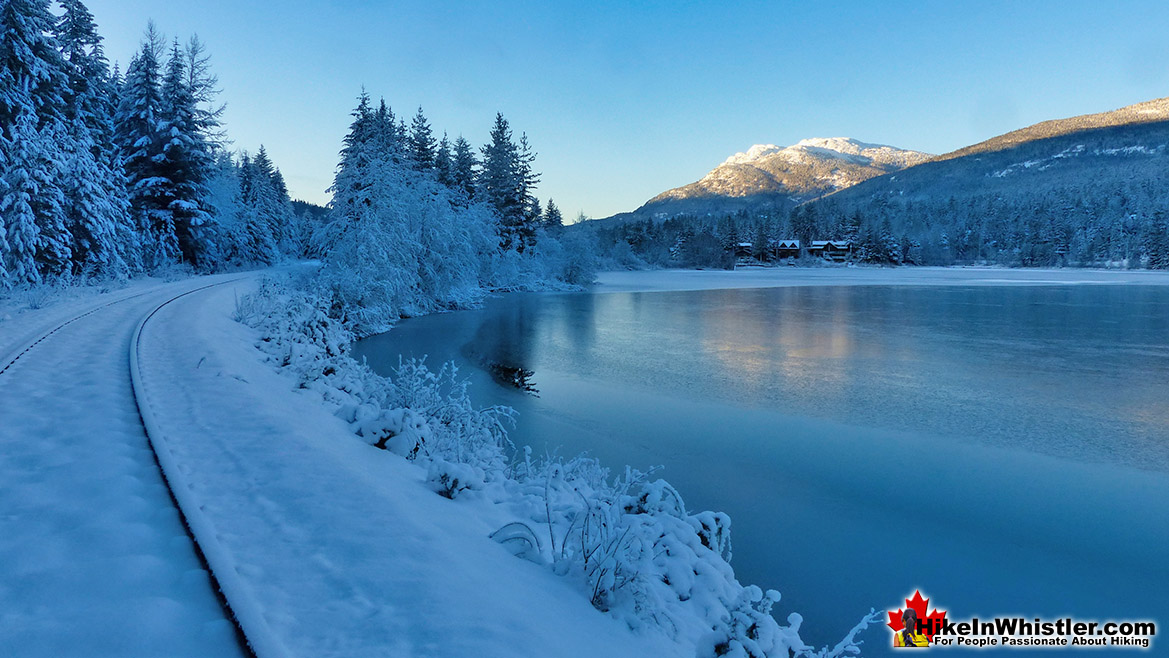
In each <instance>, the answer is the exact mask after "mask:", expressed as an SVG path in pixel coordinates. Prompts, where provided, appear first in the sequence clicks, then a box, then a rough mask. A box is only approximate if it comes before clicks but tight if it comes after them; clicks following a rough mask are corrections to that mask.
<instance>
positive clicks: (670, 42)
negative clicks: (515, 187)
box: [88, 0, 1169, 217]
mask: <svg viewBox="0 0 1169 658" xmlns="http://www.w3.org/2000/svg"><path fill="white" fill-rule="evenodd" d="M88 6H89V7H90V9H91V11H93V13H94V15H95V17H96V19H97V21H98V25H99V29H100V30H101V33H102V34H103V36H104V37H105V38H106V50H107V54H108V55H109V57H110V59H111V60H115V59H116V60H119V61H121V62H122V65H123V68H124V67H125V64H126V62H127V61H128V60H129V58H130V56H131V54H132V52H133V51H134V49H135V47H136V45H137V43H138V41H139V40H140V38H141V35H142V32H143V29H144V28H145V26H146V21H147V19H150V18H153V19H154V20H155V22H156V23H157V24H158V26H159V28H160V29H161V30H162V31H163V32H164V33H165V34H166V35H167V36H178V37H180V38H182V39H186V37H188V36H189V35H190V34H192V33H197V34H198V35H199V36H200V38H201V39H202V40H203V41H204V42H206V44H207V45H208V48H209V50H210V53H211V55H212V63H213V66H214V70H215V71H216V73H217V74H218V75H219V79H220V82H221V86H222V88H223V95H222V100H223V101H225V102H226V103H227V105H228V110H227V114H226V123H227V128H228V132H229V135H230V137H231V138H232V139H233V141H234V142H235V146H236V147H237V148H245V149H248V150H253V151H254V150H255V149H256V148H258V146H259V145H260V144H261V143H262V144H264V145H265V146H266V147H267V149H268V151H269V152H270V153H271V155H272V157H273V159H274V160H275V162H276V163H277V165H278V166H279V167H280V168H281V170H282V171H283V172H284V174H285V176H286V178H287V180H288V184H289V188H290V189H291V191H292V192H293V195H294V196H297V197H300V198H304V199H306V200H310V201H315V202H324V201H326V200H327V198H328V197H327V195H326V194H325V188H327V187H328V185H329V183H330V181H331V179H332V173H333V167H334V165H335V164H336V161H337V151H338V149H339V148H340V143H341V138H342V136H343V135H344V134H345V131H346V128H347V126H348V123H349V120H350V117H349V112H350V111H351V110H352V108H353V106H354V105H355V99H356V96H357V94H358V93H359V91H360V89H361V87H362V85H364V86H365V87H366V88H367V89H368V90H369V91H370V93H371V94H372V95H373V96H374V97H375V98H376V97H378V96H384V97H385V98H386V101H387V102H388V103H389V104H390V105H391V107H392V108H393V109H394V110H395V112H397V113H398V114H402V113H406V114H409V115H412V114H413V112H414V111H415V110H416V109H417V107H418V106H419V105H422V106H423V108H424V110H425V112H426V115H427V116H428V118H429V119H430V121H431V123H432V125H433V126H434V127H435V128H436V130H437V131H438V132H439V133H440V134H441V132H442V131H443V130H445V131H447V132H448V133H450V134H451V135H452V136H454V135H457V134H462V135H464V136H465V137H467V139H469V140H470V141H471V142H472V143H473V144H477V145H478V144H481V143H483V142H484V141H485V140H486V137H487V132H488V130H489V128H490V126H491V122H492V120H493V118H494V116H495V112H496V111H501V112H503V113H504V116H506V117H507V118H508V119H509V120H510V121H511V123H512V126H513V128H514V129H516V131H517V133H518V132H519V131H526V132H527V133H528V137H529V139H530V140H531V142H532V144H533V145H534V146H535V148H536V150H537V151H538V153H539V158H538V160H537V169H538V170H539V171H541V172H542V173H543V179H542V183H541V185H540V188H539V190H538V194H539V196H540V197H541V198H542V199H547V198H548V197H549V196H551V197H552V198H554V199H555V200H556V201H557V205H559V206H560V207H561V209H562V210H563V211H564V214H565V215H566V217H574V216H575V215H576V214H577V213H578V212H582V211H583V212H584V213H586V214H588V215H589V216H592V217H604V216H607V215H610V214H613V213H616V212H621V211H625V210H632V209H634V208H636V207H637V206H639V205H641V204H642V203H643V202H645V201H646V200H647V199H648V198H650V197H651V196H653V195H655V194H657V193H658V192H661V191H663V190H665V189H668V188H670V187H675V186H678V185H682V184H685V183H689V182H692V181H694V180H697V179H698V178H700V177H701V176H702V175H703V174H704V173H706V172H707V171H708V170H710V169H711V168H713V167H714V166H715V165H717V164H718V163H719V162H721V161H722V160H723V159H725V158H726V157H727V156H729V155H731V154H733V153H735V152H736V151H742V150H745V149H747V148H748V147H749V146H751V145H752V144H756V143H774V144H781V145H785V144H792V143H795V142H797V141H799V140H800V139H803V138H806V137H838V136H847V137H854V138H857V139H861V140H863V141H868V142H878V143H883V144H892V145H894V146H900V147H904V148H913V149H918V150H923V151H928V152H932V153H942V152H946V151H950V150H953V149H956V148H960V147H962V146H965V145H968V144H971V143H974V142H977V141H981V140H983V139H986V138H988V137H992V136H994V135H997V134H1000V133H1003V132H1006V131H1009V130H1013V129H1015V128H1019V127H1022V126H1024V125H1028V124H1031V123H1034V122H1036V121H1042V120H1044V119H1050V118H1058V117H1064V116H1071V115H1076V114H1083V113H1088V112H1098V111H1103V110H1108V109H1114V108H1116V107H1121V106H1124V105H1128V104H1131V103H1135V102H1139V101H1142V100H1148V99H1151V98H1158V97H1162V96H1169V29H1166V26H1169V3H1165V2H1142V3H1135V2H1115V3H1104V2H1098V1H1097V2H989V1H980V2H886V1H881V2H872V1H867V2H831V3H829V2H817V3H792V2H739V3H725V2H681V1H677V0H675V1H674V2H607V1H592V2H547V1H545V2H511V1H508V0H499V1H496V2H484V3H444V2H435V1H430V2H427V1H422V2H374V1H357V0H328V1H324V2H307V1H304V0H285V1H283V2H271V3H267V2H265V3H260V2H250V1H248V0H235V1H226V0H191V1H188V2H182V1H179V0H169V1H164V0H90V2H89V5H88Z"/></svg>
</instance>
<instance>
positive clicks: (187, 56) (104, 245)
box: [0, 0, 307, 287]
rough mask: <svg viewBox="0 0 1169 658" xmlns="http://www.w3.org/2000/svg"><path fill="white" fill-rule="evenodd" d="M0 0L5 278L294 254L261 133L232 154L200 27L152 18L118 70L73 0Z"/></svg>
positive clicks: (5, 282)
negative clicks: (252, 151) (185, 30)
mask: <svg viewBox="0 0 1169 658" xmlns="http://www.w3.org/2000/svg"><path fill="white" fill-rule="evenodd" d="M59 9H60V13H59V14H55V13H53V11H52V7H51V6H50V3H49V2H47V1H42V0H5V2H3V3H2V4H0V33H2V34H3V40H2V41H0V287H11V286H14V285H23V284H36V283H40V282H45V281H50V282H51V281H60V280H67V279H72V278H79V277H114V278H124V277H127V276H130V275H132V274H136V273H149V272H155V271H158V270H160V269H164V268H168V267H173V266H188V267H190V268H192V269H194V270H196V271H214V270H218V269H221V268H223V267H227V266H230V265H248V264H253V263H270V262H274V261H276V260H278V259H280V258H282V257H284V256H287V255H296V254H298V253H299V252H300V250H301V246H302V244H303V239H302V238H303V235H304V234H305V233H306V230H307V229H306V228H305V227H303V226H298V224H300V223H301V221H302V218H300V217H298V216H297V215H296V214H295V212H294V211H293V209H292V206H291V203H290V199H289V195H288V190H287V188H286V187H285V184H284V181H283V177H282V176H281V174H280V171H279V169H277V168H276V166H275V165H274V164H273V163H272V162H271V160H270V159H269V158H268V156H267V154H266V152H265V151H264V149H263V147H261V150H260V151H259V152H258V153H257V154H256V155H255V156H254V157H252V156H249V155H247V154H246V153H244V154H242V155H238V156H237V155H233V154H231V153H230V152H229V151H228V148H227V147H228V142H227V140H226V137H225V135H224V132H223V129H222V125H221V121H220V118H221V115H222V112H223V107H222V106H221V105H216V100H215V99H216V96H217V94H218V88H217V85H218V82H217V79H216V77H215V75H214V74H213V73H212V71H211V66H210V58H209V55H208V54H207V51H206V48H205V46H204V45H203V43H202V42H201V41H199V39H198V38H197V37H192V38H191V39H190V40H188V41H187V42H186V43H185V44H180V42H179V41H178V40H177V39H175V40H173V41H172V42H171V43H170V45H169V46H168V44H167V42H166V41H165V39H164V38H163V37H162V35H161V34H160V33H159V32H158V30H157V29H156V28H155V27H154V25H153V24H150V25H149V26H148V28H147V31H146V34H145V37H144V39H143V41H142V44H141V47H140V48H139V49H138V51H137V52H136V53H135V55H134V57H133V59H132V60H131V61H130V63H129V65H128V66H127V68H126V71H125V74H124V75H123V74H122V73H121V72H120V71H119V69H118V67H117V66H116V65H115V66H114V67H112V68H111V66H110V64H109V61H108V60H107V58H106V57H105V54H104V52H103V47H102V38H101V36H100V34H99V33H98V30H97V25H96V24H95V22H94V18H93V15H92V14H91V13H90V11H89V10H88V8H87V7H86V6H85V5H84V4H83V3H82V2H81V0H62V1H61V2H60V3H59Z"/></svg>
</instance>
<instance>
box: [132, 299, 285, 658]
mask: <svg viewBox="0 0 1169 658" xmlns="http://www.w3.org/2000/svg"><path fill="white" fill-rule="evenodd" d="M241 278H242V277H241ZM239 280H240V279H231V280H229V281H221V282H218V283H213V284H210V285H206V286H202V287H199V288H196V289H194V290H188V291H186V292H184V293H182V294H179V295H175V296H174V297H171V298H170V299H168V300H166V301H165V302H163V303H161V304H159V305H158V306H156V307H155V308H154V309H153V310H151V311H150V313H148V314H147V315H146V316H145V317H143V318H142V320H141V321H140V322H139V323H138V325H137V326H136V327H135V328H134V335H133V337H132V338H131V339H130V381H131V384H132V387H133V391H134V400H135V403H136V404H137V406H138V415H139V417H140V419H141V421H142V427H143V428H144V429H145V430H146V436H147V438H148V440H149V442H150V447H151V450H152V451H153V453H154V459H155V461H156V463H157V464H158V468H159V472H160V473H161V474H162V478H163V480H164V482H165V483H166V485H167V490H168V492H169V493H170V497H171V500H172V502H173V503H174V505H175V508H176V509H178V511H179V514H181V515H182V517H183V525H184V526H185V527H186V529H187V534H188V535H189V536H190V538H191V541H192V543H193V545H194V547H195V550H196V552H197V553H198V555H199V560H200V562H201V563H202V564H203V565H204V567H205V568H206V569H207V573H208V574H209V575H210V577H211V580H212V583H213V584H214V586H215V591H216V593H217V594H218V595H219V601H220V603H221V604H222V605H223V608H224V611H225V612H226V613H227V615H228V616H229V618H230V619H231V620H232V623H233V624H234V625H235V629H236V637H237V639H238V640H239V641H240V646H241V647H242V648H243V649H244V650H245V651H247V652H248V654H249V655H251V656H257V655H258V656H263V657H264V658H277V657H281V656H283V655H284V651H283V649H282V647H281V646H280V644H279V642H278V641H276V640H274V639H272V634H271V631H270V630H269V629H268V626H267V623H266V622H265V621H264V619H263V616H262V614H261V613H260V610H259V608H258V607H257V606H255V605H251V604H250V603H251V601H252V599H253V597H252V596H251V595H250V592H249V590H248V589H247V586H246V585H244V584H243V582H242V580H241V579H240V577H239V573H238V571H237V570H236V568H235V566H234V564H232V562H231V560H230V558H229V557H228V556H227V555H226V554H225V553H224V552H223V551H222V550H221V549H220V548H219V546H218V542H216V540H215V534H216V533H215V528H214V526H213V525H212V524H211V523H210V521H209V520H208V519H207V518H206V516H205V515H204V514H203V513H202V511H201V509H200V506H199V502H198V500H197V499H196V498H195V497H194V496H193V495H192V494H191V491H192V487H191V486H190V485H189V484H188V483H187V482H186V478H185V477H184V475H183V470H182V469H181V468H180V467H179V464H178V462H177V461H176V460H175V457H174V455H173V453H172V452H171V450H170V447H169V446H168V445H167V442H166V435H165V433H164V432H163V430H162V429H161V427H160V424H159V422H158V420H157V419H156V417H155V413H154V410H153V409H152V408H151V406H150V403H149V399H150V396H149V393H148V391H147V390H146V386H145V384H144V383H143V376H142V371H141V367H140V362H141V357H140V348H141V345H142V332H143V329H145V327H146V325H147V323H149V322H150V320H151V318H153V317H154V316H155V315H156V314H158V312H159V311H161V310H162V309H163V308H164V307H166V306H168V305H169V304H171V303H173V302H175V301H178V300H179V299H181V298H183V297H186V296H188V295H192V294H194V293H197V292H200V291H203V290H207V289H208V288H213V287H216V286H221V285H225V284H228V283H233V282H235V281H239Z"/></svg>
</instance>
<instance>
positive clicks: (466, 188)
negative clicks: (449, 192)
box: [451, 135, 479, 201]
mask: <svg viewBox="0 0 1169 658" xmlns="http://www.w3.org/2000/svg"><path fill="white" fill-rule="evenodd" d="M478 166H479V161H478V160H477V159H476V158H475V151H474V150H473V149H472V148H471V144H470V143H469V142H468V141H467V140H466V139H463V136H462V135H459V136H458V137H457V138H456V139H455V150H454V155H453V156H452V158H451V179H452V181H453V187H454V189H455V190H456V191H457V192H459V193H460V194H461V195H462V197H463V198H464V199H465V200H467V201H470V200H471V199H473V198H474V197H475V180H476V173H475V169H476V167H478Z"/></svg>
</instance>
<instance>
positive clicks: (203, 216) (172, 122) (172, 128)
mask: <svg viewBox="0 0 1169 658" xmlns="http://www.w3.org/2000/svg"><path fill="white" fill-rule="evenodd" d="M188 84H189V78H188V71H187V56H186V54H185V53H184V52H183V50H182V49H181V48H180V47H179V42H178V40H177V39H176V40H175V41H174V45H173V46H172V48H171V54H170V58H169V59H168V60H167V65H166V75H165V76H164V78H163V81H162V89H161V102H160V104H159V109H160V115H161V116H160V118H161V121H160V122H159V136H160V138H161V140H162V152H161V159H160V160H158V161H157V162H156V164H157V165H158V170H157V173H158V175H159V176H161V178H163V179H165V181H166V183H164V184H162V185H163V194H165V195H166V209H167V210H168V211H169V212H170V214H171V217H172V220H171V221H172V222H173V225H174V241H175V244H176V245H177V247H178V249H179V255H180V257H181V259H182V260H183V261H184V262H187V263H192V264H196V265H201V266H204V267H207V266H209V265H211V263H208V262H206V261H207V258H206V257H207V254H208V252H209V249H210V246H209V245H208V244H207V243H208V241H209V239H210V231H208V230H207V229H208V228H209V227H207V226H206V224H207V223H208V222H209V221H210V219H211V216H210V214H209V213H208V212H207V210H206V208H205V207H204V204H205V198H206V196H207V188H206V181H207V174H208V170H209V168H210V161H211V155H210V152H209V148H208V146H207V145H206V144H205V143H204V141H203V138H202V134H201V129H200V123H199V121H200V120H199V116H198V108H197V107H196V102H195V97H194V94H192V93H191V88H190V87H189V86H188ZM167 237H168V239H169V236H167Z"/></svg>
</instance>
